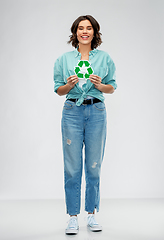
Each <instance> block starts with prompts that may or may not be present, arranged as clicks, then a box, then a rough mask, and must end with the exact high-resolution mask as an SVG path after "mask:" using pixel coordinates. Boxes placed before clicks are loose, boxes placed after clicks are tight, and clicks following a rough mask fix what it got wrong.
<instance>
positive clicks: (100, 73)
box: [94, 67, 108, 80]
mask: <svg viewBox="0 0 164 240" xmlns="http://www.w3.org/2000/svg"><path fill="white" fill-rule="evenodd" d="M94 74H96V75H98V76H99V77H101V79H102V80H103V78H105V77H106V76H107V75H108V68H107V67H99V68H98V71H97V73H94Z"/></svg>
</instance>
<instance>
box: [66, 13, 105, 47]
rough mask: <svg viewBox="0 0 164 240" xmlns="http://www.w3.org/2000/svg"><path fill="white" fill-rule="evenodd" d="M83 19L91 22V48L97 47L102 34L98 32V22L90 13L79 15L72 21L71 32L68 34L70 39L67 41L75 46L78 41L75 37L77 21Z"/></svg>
mask: <svg viewBox="0 0 164 240" xmlns="http://www.w3.org/2000/svg"><path fill="white" fill-rule="evenodd" d="M83 20H89V21H90V23H91V24H92V27H93V29H94V37H93V39H92V42H91V48H92V49H94V48H97V47H98V46H100V45H101V43H102V40H101V35H102V34H101V33H100V32H99V31H100V25H99V23H98V22H97V21H96V19H95V18H93V17H92V16H91V15H85V16H80V17H78V18H77V19H76V20H75V21H74V22H73V24H72V27H71V32H72V34H71V35H70V36H69V37H70V40H69V41H68V42H67V43H72V46H73V47H75V48H77V46H78V43H79V42H78V39H77V35H76V33H77V28H78V25H79V23H80V22H81V21H83Z"/></svg>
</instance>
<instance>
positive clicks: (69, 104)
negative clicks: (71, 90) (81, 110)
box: [63, 100, 75, 110]
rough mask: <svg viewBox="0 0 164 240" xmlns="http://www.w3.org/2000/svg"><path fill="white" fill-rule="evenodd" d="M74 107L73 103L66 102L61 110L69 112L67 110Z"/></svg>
mask: <svg viewBox="0 0 164 240" xmlns="http://www.w3.org/2000/svg"><path fill="white" fill-rule="evenodd" d="M74 106H75V102H72V101H70V100H66V101H65V103H64V107H63V108H64V109H67V110H69V109H72V108H73V107H74Z"/></svg>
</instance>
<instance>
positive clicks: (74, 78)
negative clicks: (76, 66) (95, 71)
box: [57, 75, 78, 96]
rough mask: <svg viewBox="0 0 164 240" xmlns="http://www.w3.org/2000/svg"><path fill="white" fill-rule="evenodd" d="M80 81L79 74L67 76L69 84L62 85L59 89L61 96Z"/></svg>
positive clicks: (58, 92)
mask: <svg viewBox="0 0 164 240" xmlns="http://www.w3.org/2000/svg"><path fill="white" fill-rule="evenodd" d="M77 82H78V77H77V75H72V76H70V77H68V78H67V84H65V85H63V86H60V87H59V88H58V90H57V94H58V95H59V96H62V95H65V94H67V93H69V91H70V90H71V89H72V88H74V86H75V84H76V83H77Z"/></svg>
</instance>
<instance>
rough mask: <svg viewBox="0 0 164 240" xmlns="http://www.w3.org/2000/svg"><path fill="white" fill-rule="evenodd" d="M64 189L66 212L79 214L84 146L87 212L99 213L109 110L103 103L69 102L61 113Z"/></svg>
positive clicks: (67, 101)
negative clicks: (77, 103)
mask: <svg viewBox="0 0 164 240" xmlns="http://www.w3.org/2000/svg"><path fill="white" fill-rule="evenodd" d="M62 141H63V156H64V188H65V200H66V208H67V213H68V214H69V215H77V214H79V213H80V206H81V177H82V170H83V146H85V149H84V150H85V151H84V153H85V154H84V155H85V161H84V169H85V181H86V190H85V211H87V212H90V213H92V212H93V211H94V209H95V208H96V210H97V212H98V211H99V203H100V189H99V184H100V170H101V164H102V161H103V156H104V148H105V141H106V109H105V104H104V103H103V102H98V103H94V104H91V105H81V106H76V103H75V102H72V101H70V100H66V101H65V103H64V107H63V112H62Z"/></svg>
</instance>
